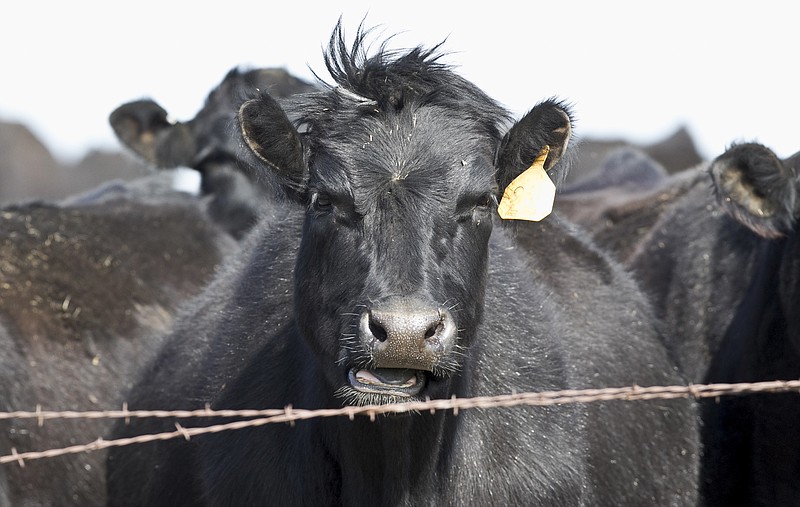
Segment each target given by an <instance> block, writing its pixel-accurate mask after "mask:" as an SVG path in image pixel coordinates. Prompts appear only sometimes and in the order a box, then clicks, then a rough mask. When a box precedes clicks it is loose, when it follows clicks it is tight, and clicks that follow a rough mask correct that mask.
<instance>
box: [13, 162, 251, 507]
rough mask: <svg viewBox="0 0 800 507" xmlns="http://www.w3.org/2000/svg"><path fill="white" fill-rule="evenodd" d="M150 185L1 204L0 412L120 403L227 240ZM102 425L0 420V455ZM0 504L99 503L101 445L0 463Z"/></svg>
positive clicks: (173, 195) (102, 429) (187, 206)
mask: <svg viewBox="0 0 800 507" xmlns="http://www.w3.org/2000/svg"><path fill="white" fill-rule="evenodd" d="M164 176H167V175H166V173H165V174H164ZM164 179H167V178H164ZM149 183H150V185H149V186H147V187H144V189H142V188H138V186H137V185H136V184H133V183H131V184H130V186H126V185H121V186H120V187H118V188H114V189H107V191H106V192H101V193H97V194H95V195H94V199H91V198H88V197H87V196H84V198H82V199H76V203H75V204H69V205H68V204H48V203H44V202H31V203H24V204H18V205H13V206H6V207H4V208H2V209H0V349H2V351H3V353H2V354H0V410H2V411H12V410H34V409H35V408H36V406H37V405H41V407H42V408H43V409H45V410H106V409H113V408H119V407H121V404H122V402H123V397H122V393H123V392H124V391H125V390H126V389H127V388H128V387H129V384H130V383H131V381H132V378H133V377H134V372H135V371H136V369H137V368H138V367H139V366H140V365H142V364H143V363H145V362H146V361H147V359H148V358H149V357H151V355H152V354H154V353H155V351H156V350H157V349H158V344H159V337H160V336H162V335H163V334H164V333H165V332H167V331H168V330H169V329H170V328H171V325H172V317H173V314H174V312H175V309H176V307H177V305H178V304H179V303H180V301H182V300H184V299H186V298H188V297H189V296H190V295H193V294H195V293H197V292H198V291H199V290H200V287H202V286H203V285H204V283H205V282H206V280H208V279H209V278H210V276H211V275H212V274H213V273H214V272H215V270H216V268H217V265H218V263H219V262H220V261H221V259H222V257H223V256H225V255H228V254H230V253H231V252H233V250H234V249H235V248H236V244H235V242H234V240H233V239H232V238H231V237H230V236H229V235H228V234H227V233H225V232H224V231H222V230H221V229H219V228H218V226H217V225H216V224H215V223H213V222H212V221H211V220H210V219H209V217H208V214H207V210H206V209H205V205H204V204H203V203H201V202H199V201H198V200H197V199H196V198H194V197H192V196H189V195H186V194H183V193H179V192H175V191H170V190H169V186H168V185H169V183H168V181H167V183H164V182H161V183H158V182H154V181H153V182H149ZM126 188H127V189H128V190H129V192H126V191H125V189H126ZM153 188H156V189H158V192H153V191H152V189H153ZM145 194H146V195H145ZM109 424H110V423H109V420H108V419H89V420H85V419H84V420H49V421H46V422H45V423H44V425H42V426H39V425H38V424H37V421H36V420H23V419H16V420H11V421H3V422H1V423H0V428H1V430H0V454H2V455H8V454H11V449H12V448H15V449H16V451H17V452H20V453H21V452H27V451H44V450H48V449H53V448H60V447H65V446H69V445H74V444H85V443H89V442H92V441H94V440H96V439H97V438H98V437H100V436H107V434H106V432H107V430H108V427H109ZM0 505H3V506H18V505H37V506H68V505H74V506H82V507H84V506H91V505H97V506H100V505H105V452H93V453H85V454H73V455H66V456H62V457H56V458H47V459H40V460H32V461H28V462H26V463H25V467H24V468H21V467H20V466H19V465H17V464H16V463H10V464H5V465H2V468H0Z"/></svg>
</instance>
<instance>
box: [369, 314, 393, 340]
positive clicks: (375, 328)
mask: <svg viewBox="0 0 800 507" xmlns="http://www.w3.org/2000/svg"><path fill="white" fill-rule="evenodd" d="M369 332H370V333H372V336H374V337H375V339H376V340H378V341H379V342H385V341H386V340H387V339H388V338H389V335H388V334H387V333H386V329H384V328H383V326H381V325H380V324H378V323H377V322H375V321H374V320H372V319H369Z"/></svg>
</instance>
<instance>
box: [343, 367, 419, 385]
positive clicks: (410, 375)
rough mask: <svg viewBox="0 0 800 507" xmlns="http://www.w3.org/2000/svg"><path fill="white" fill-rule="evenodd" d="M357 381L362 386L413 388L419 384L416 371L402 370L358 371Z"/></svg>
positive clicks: (377, 369) (378, 369)
mask: <svg viewBox="0 0 800 507" xmlns="http://www.w3.org/2000/svg"><path fill="white" fill-rule="evenodd" d="M356 380H358V381H359V382H361V383H362V384H378V385H389V386H393V387H411V386H413V385H414V384H416V383H417V372H416V370H409V369H402V368H376V369H374V370H358V371H357V372H356Z"/></svg>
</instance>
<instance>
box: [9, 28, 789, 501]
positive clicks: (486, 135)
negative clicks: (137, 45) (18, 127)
mask: <svg viewBox="0 0 800 507" xmlns="http://www.w3.org/2000/svg"><path fill="white" fill-rule="evenodd" d="M370 34H371V32H370V31H369V30H366V29H363V28H359V30H358V32H357V34H356V36H355V39H354V40H353V41H348V40H347V39H346V37H345V36H344V30H343V28H342V25H341V22H340V23H339V24H337V25H336V28H335V29H334V31H333V33H332V35H331V38H330V42H329V44H328V46H327V47H326V49H325V51H324V58H325V63H326V67H327V71H328V72H329V74H330V78H329V79H321V78H320V79H319V80H318V82H317V83H314V84H311V83H306V82H303V81H302V80H299V79H297V78H295V77H294V76H291V75H289V74H288V73H286V72H285V71H283V70H281V69H252V70H244V69H239V68H234V69H233V70H231V71H230V72H229V73H228V74H227V75H226V76H225V78H224V80H223V81H222V82H221V83H220V84H219V85H218V86H217V87H216V88H215V89H214V90H212V91H211V93H210V94H209V96H208V99H207V100H206V103H205V105H204V106H203V108H202V109H201V111H200V112H198V114H197V115H196V117H195V118H193V119H191V120H189V121H186V122H173V121H170V120H169V119H168V114H167V111H166V110H165V109H164V108H163V107H161V106H160V105H158V104H156V103H155V102H153V101H151V100H146V99H145V100H136V101H133V102H129V103H127V104H123V105H121V106H120V107H119V108H117V109H116V110H115V111H113V112H112V113H111V114H110V118H109V119H110V123H111V126H112V128H113V130H114V132H115V133H116V135H117V137H118V138H119V140H120V142H121V143H122V144H123V145H124V146H125V147H126V148H127V149H128V150H129V151H130V152H131V153H132V154H133V155H134V156H136V157H138V158H139V159H140V160H141V161H143V162H144V163H146V164H149V166H150V167H151V168H152V169H151V172H150V174H148V175H146V176H143V177H138V178H135V179H131V180H129V181H125V182H113V183H108V184H104V185H101V186H99V187H97V188H94V189H92V190H90V191H87V192H83V193H81V194H78V195H73V196H71V197H69V198H67V199H62V200H55V199H48V200H33V201H28V200H26V201H22V202H18V203H14V204H5V205H3V207H2V208H0V341H1V342H2V344H1V346H2V353H0V411H2V412H13V411H17V410H34V409H35V408H36V407H41V408H43V409H47V410H70V411H96V410H118V409H120V408H121V407H122V406H123V404H124V406H126V407H127V408H128V409H130V410H164V411H176V410H203V409H212V410H225V409H231V410H241V409H283V408H284V407H287V406H291V407H294V408H297V409H308V410H314V409H340V408H345V407H362V406H366V405H376V406H394V404H402V403H404V402H421V401H425V400H428V399H431V400H436V399H452V398H455V399H456V400H458V399H462V398H474V397H481V396H495V395H502V394H510V393H531V392H546V391H560V390H578V389H602V388H616V387H628V386H687V385H689V384H707V383H742V382H759V381H768V380H796V379H798V378H800V317H798V316H797V315H798V313H797V312H796V311H795V310H793V308H794V303H796V302H798V300H800V293H799V292H798V291H797V290H795V287H798V286H800V246H798V244H797V243H795V236H794V234H795V229H794V228H795V223H796V217H797V216H798V215H799V214H800V201H798V199H797V193H798V191H800V181H799V180H798V175H797V171H798V170H800V153H798V154H795V155H794V156H792V157H789V158H787V159H781V158H779V157H778V156H776V154H775V153H773V152H772V151H771V150H770V149H769V148H768V147H766V146H764V145H762V144H759V143H745V142H741V143H733V144H731V145H730V147H729V148H728V149H727V150H726V151H725V152H724V153H721V154H719V156H717V157H716V158H714V159H713V160H711V161H703V160H701V159H700V158H699V157H698V156H696V155H695V154H696V151H694V147H693V145H692V143H691V139H689V138H688V136H687V135H686V133H685V132H683V131H681V132H679V133H678V134H676V136H673V137H672V138H670V139H668V140H667V141H665V142H664V143H661V144H658V143H657V144H654V145H650V146H636V145H633V144H628V143H619V145H614V146H613V147H609V146H601V145H595V146H594V148H593V149H594V150H598V151H596V152H593V153H590V154H589V155H587V153H589V147H590V145H589V144H588V142H587V143H582V142H581V140H580V139H578V140H577V142H576V138H577V135H575V133H574V132H573V121H572V118H573V111H572V110H571V106H569V105H567V103H566V102H563V101H561V100H559V99H557V98H547V99H543V100H539V101H536V100H535V99H534V100H533V102H532V103H531V109H530V110H529V111H528V112H527V113H526V114H524V115H522V116H521V117H519V118H514V117H513V116H512V115H511V114H510V113H509V112H508V111H506V110H505V109H504V108H503V107H501V106H500V105H499V103H498V102H496V101H495V100H494V99H492V98H490V97H488V96H487V95H486V94H485V93H484V92H482V91H481V90H480V89H478V88H477V87H476V86H475V85H473V84H472V83H470V82H469V81H467V80H465V79H464V78H462V77H460V76H459V75H458V74H457V73H456V72H455V71H454V70H453V69H452V68H451V67H449V66H448V65H445V64H443V63H441V58H442V56H443V53H442V52H441V47H440V46H434V47H432V48H425V47H417V48H413V49H409V50H404V51H391V50H388V49H387V48H386V46H385V45H377V46H376V45H373V44H371V43H370V37H371V35H370ZM376 48H377V49H376ZM611 148H613V149H611ZM597 153H600V154H601V155H602V156H598V155H597ZM671 154H672V155H674V156H671ZM177 167H189V168H192V169H194V170H196V171H197V172H198V173H199V174H200V176H201V182H202V183H201V186H200V189H199V192H198V193H196V194H190V193H186V192H182V191H180V190H177V189H175V188H173V180H172V178H173V171H171V169H173V168H177ZM573 167H580V170H579V171H577V173H576V172H573V174H572V176H570V173H569V171H570V169H571V168H573ZM532 171H535V173H534V172H532ZM530 174H536V175H537V176H536V177H538V178H540V179H541V178H544V179H545V180H550V181H552V182H553V183H554V184H555V185H556V188H557V193H556V197H555V201H554V203H553V210H552V213H550V214H549V215H548V216H546V218H544V219H542V220H540V221H527V220H515V219H509V218H506V219H503V218H501V217H500V214H499V213H498V206H499V205H500V206H501V212H503V211H502V210H503V209H507V208H503V207H502V206H506V205H507V204H508V201H505V202H504V200H506V199H509V196H510V194H513V192H511V193H510V194H509V193H504V191H505V190H506V188H516V187H515V185H517V186H519V185H521V184H518V183H517V182H519V181H522V179H523V178H526V177H529V176H528V175H530ZM526 185H528V184H527V183H526ZM536 199H544V198H542V197H536ZM514 202H515V204H512V206H525V205H526V203H525V202H523V203H521V204H520V203H516V201H514ZM536 204H538V203H536ZM544 204H545V205H547V204H549V203H548V202H545V203H544ZM515 209H516V208H515ZM503 213H504V212H503ZM504 216H505V215H504ZM236 420H241V419H234V418H231V417H226V418H221V417H217V416H204V417H181V418H176V417H143V418H138V417H118V418H92V419H85V418H83V419H82V418H77V419H52V420H50V419H48V420H44V421H42V420H41V419H40V418H39V419H37V418H36V417H28V418H26V417H12V418H0V456H15V455H16V456H24V453H28V452H35V451H44V450H48V449H58V448H65V447H68V446H74V445H79V444H88V443H91V442H93V441H96V440H97V439H98V438H101V439H102V440H103V441H115V440H119V439H125V438H134V439H136V437H139V436H142V435H153V434H162V433H164V434H166V433H174V432H175V431H176V428H203V427H206V426H211V425H218V424H221V423H225V422H231V421H236ZM798 420H800V398H798V393H796V392H784V393H779V394H775V393H761V394H740V395H736V396H720V397H718V398H708V399H695V398H694V397H692V396H688V395H687V396H680V397H674V398H666V397H665V398H655V399H649V400H636V401H633V400H606V401H592V402H587V403H562V404H556V405H548V406H519V405H518V406H513V407H494V408H488V407H487V408H481V409H466V410H460V411H458V412H456V411H454V410H435V411H411V412H404V413H392V414H383V415H378V416H377V417H367V416H362V415H356V416H354V417H347V416H338V417H324V418H323V417H316V418H310V419H307V420H298V421H293V422H292V423H291V424H289V423H273V424H266V425H259V426H250V427H245V428H241V429H236V430H229V431H220V432H214V433H206V434H202V435H194V436H192V437H191V438H183V437H180V438H169V439H163V440H151V441H147V442H135V443H129V444H127V445H118V446H112V447H109V448H104V449H101V450H93V451H85V450H84V451H81V452H75V453H67V454H62V455H59V456H57V457H37V458H33V459H19V460H9V461H8V462H6V463H3V464H0V507H6V506H100V505H109V506H181V505H186V506H190V505H191V506H199V505H208V506H212V505H213V506H249V505H276V506H277V505H280V506H284V505H313V506H318V505H326V506H334V505H347V506H351V505H352V506H360V505H370V506H419V505H453V506H462V505H475V506H485V505H498V506H507V505H515V506H516V505H525V506H527V505H537V506H538V505H541V506H550V505H553V506H694V505H701V506H738V505H741V506H791V505H800V438H798V436H797V435H798V432H797V430H796V422H797V421H798ZM187 436H188V435H187Z"/></svg>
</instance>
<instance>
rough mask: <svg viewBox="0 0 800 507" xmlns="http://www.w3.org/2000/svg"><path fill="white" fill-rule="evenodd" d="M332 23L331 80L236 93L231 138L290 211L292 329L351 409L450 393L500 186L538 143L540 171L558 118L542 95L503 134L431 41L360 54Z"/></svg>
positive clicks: (464, 349) (480, 300)
mask: <svg viewBox="0 0 800 507" xmlns="http://www.w3.org/2000/svg"><path fill="white" fill-rule="evenodd" d="M362 42H363V33H362V34H360V36H359V38H358V40H357V42H356V44H355V45H354V46H353V49H352V51H351V52H348V51H347V49H346V46H345V44H344V42H343V37H342V32H341V29H340V27H337V29H336V30H335V31H334V35H333V37H332V38H331V44H330V46H329V50H328V52H327V54H326V62H327V65H328V70H329V71H330V73H331V75H332V76H333V77H334V79H335V80H336V85H334V86H330V87H329V89H327V91H326V92H324V93H316V94H311V95H309V96H308V97H307V98H306V99H305V100H304V101H303V103H302V104H301V105H300V111H299V112H295V113H299V115H298V118H299V120H298V122H297V124H298V128H297V129H296V128H295V126H293V124H292V122H290V121H289V119H288V117H287V115H286V114H285V112H284V111H283V110H282V109H281V107H280V106H279V105H278V104H277V102H276V101H275V100H274V99H273V98H272V97H270V96H269V95H261V96H260V97H258V98H256V99H253V100H250V101H248V102H246V103H245V104H244V105H243V106H242V107H241V109H240V112H239V122H240V126H241V131H242V134H243V138H244V141H245V143H246V144H247V146H249V147H250V148H251V149H252V151H253V153H254V154H255V155H256V156H257V157H258V158H259V159H260V160H261V161H262V162H263V164H264V165H265V166H266V168H267V169H268V170H269V171H272V172H273V173H274V174H276V175H277V176H278V178H279V179H280V180H281V181H282V183H283V185H284V186H285V187H286V188H287V189H290V191H291V194H292V195H294V196H295V198H296V199H297V200H298V201H299V202H301V203H302V204H303V205H304V206H305V207H306V212H305V213H306V215H305V221H304V226H303V231H302V240H301V244H300V249H299V254H298V259H297V265H296V271H295V276H296V280H295V311H296V318H297V322H298V325H299V327H300V329H301V332H302V334H303V336H304V338H305V339H306V340H308V342H309V345H310V347H311V348H312V350H314V352H315V354H316V355H317V356H318V358H319V359H320V364H321V365H322V367H323V368H324V370H325V375H326V378H327V379H328V381H329V382H330V384H331V386H332V389H334V390H335V391H336V392H337V394H338V395H339V396H340V397H341V398H342V399H343V400H344V401H345V402H346V403H352V404H365V403H391V402H397V401H408V400H414V399H424V398H425V397H426V396H430V397H441V396H448V395H450V394H452V392H453V389H454V383H453V380H454V379H455V378H457V373H458V372H459V371H460V370H461V369H462V368H464V367H465V366H466V363H467V362H468V356H469V354H470V345H471V344H472V343H473V341H474V340H475V338H476V333H477V329H478V327H479V325H480V323H481V319H482V314H483V311H484V293H485V287H486V280H487V261H488V255H489V237H490V235H491V232H492V228H493V224H494V222H496V221H498V220H499V218H497V216H496V208H497V201H498V197H499V196H500V194H501V193H502V190H503V187H504V185H505V184H507V183H508V182H510V181H511V180H512V179H513V178H514V177H516V176H517V175H518V174H519V173H521V172H522V171H523V170H525V169H526V168H528V167H529V166H530V165H531V163H532V162H533V160H534V159H535V158H536V156H537V154H539V152H540V150H541V149H542V148H543V147H544V146H545V145H547V146H549V147H550V156H549V157H548V159H547V164H546V166H545V168H546V169H547V170H548V172H549V173H550V174H551V176H552V177H553V178H555V179H559V177H560V176H561V170H560V166H561V164H558V161H559V159H560V158H561V155H562V154H563V153H564V149H565V148H566V146H567V143H568V140H569V136H570V129H571V122H570V114H569V111H568V109H567V107H566V106H564V105H563V104H562V103H560V102H558V101H555V100H548V101H545V102H543V103H540V104H539V105H537V106H536V107H534V108H533V109H532V110H531V111H530V112H529V113H528V114H527V115H525V116H524V118H522V119H521V120H519V121H518V122H517V123H516V124H514V125H513V126H512V127H511V128H510V129H508V130H507V132H506V133H505V135H503V125H507V124H508V116H507V113H506V112H505V111H504V110H503V109H502V108H500V107H499V106H498V105H497V104H496V103H495V102H494V101H492V100H491V99H490V98H488V97H487V96H486V95H484V94H483V93H482V92H481V91H480V90H478V89H477V88H476V87H475V86H474V85H472V84H471V83H469V82H467V81H465V80H463V79H462V78H460V77H459V76H457V75H456V74H454V73H453V72H452V71H451V70H450V69H449V68H447V67H446V66H444V65H442V64H440V63H438V62H437V58H438V56H437V55H436V52H435V50H436V48H434V49H433V50H425V49H422V48H417V49H414V50H411V51H409V52H408V53H405V54H402V55H399V54H389V53H386V52H384V51H383V50H382V51H381V52H380V53H379V54H377V55H375V56H372V57H369V58H367V57H366V56H360V57H359V55H363V52H362V48H361V45H360V44H361V43H362Z"/></svg>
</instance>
